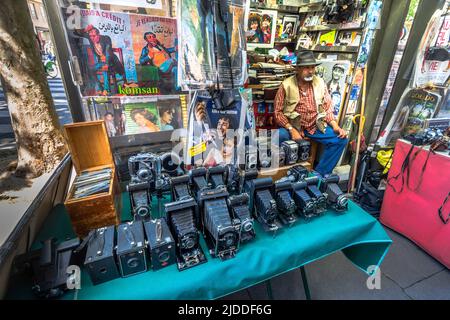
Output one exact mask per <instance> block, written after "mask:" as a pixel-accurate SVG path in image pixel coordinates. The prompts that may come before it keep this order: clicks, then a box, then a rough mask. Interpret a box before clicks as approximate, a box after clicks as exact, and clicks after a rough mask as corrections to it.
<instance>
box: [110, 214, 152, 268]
mask: <svg viewBox="0 0 450 320" xmlns="http://www.w3.org/2000/svg"><path fill="white" fill-rule="evenodd" d="M116 255H117V259H118V261H119V270H120V274H121V275H122V277H129V276H132V275H135V274H138V273H141V272H145V271H147V259H146V253H145V237H144V227H143V224H142V221H134V222H126V223H123V224H121V225H119V226H118V227H117V247H116Z"/></svg>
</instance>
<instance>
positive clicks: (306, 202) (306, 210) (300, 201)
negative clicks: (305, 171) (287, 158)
mask: <svg viewBox="0 0 450 320" xmlns="http://www.w3.org/2000/svg"><path fill="white" fill-rule="evenodd" d="M307 186H308V183H307V182H306V181H299V182H295V183H293V184H292V189H293V198H294V201H295V204H296V205H297V208H298V210H299V214H300V216H302V217H303V218H305V219H306V220H309V219H311V218H313V217H315V216H317V213H316V203H315V201H314V199H312V198H311V197H310V195H309V194H308V192H307V191H306V187H307Z"/></svg>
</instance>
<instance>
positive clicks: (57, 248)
mask: <svg viewBox="0 0 450 320" xmlns="http://www.w3.org/2000/svg"><path fill="white" fill-rule="evenodd" d="M42 244H43V246H42V248H41V249H38V250H34V251H32V252H30V253H26V254H23V255H21V256H19V257H17V259H16V261H15V265H16V267H17V268H18V269H19V270H23V269H27V268H31V271H32V274H33V286H32V288H31V289H32V291H33V293H34V294H35V295H36V296H37V297H39V298H45V299H49V298H56V297H59V296H61V295H62V294H63V293H64V292H65V291H66V290H68V288H67V282H68V281H67V280H68V279H69V276H68V274H67V267H68V266H70V265H72V264H74V263H75V262H74V261H75V260H76V257H75V254H74V253H73V251H74V250H75V249H76V248H77V247H78V246H79V245H80V239H79V238H75V239H72V240H69V241H65V242H62V243H60V244H56V243H55V239H48V240H46V241H44V242H43V243H42Z"/></svg>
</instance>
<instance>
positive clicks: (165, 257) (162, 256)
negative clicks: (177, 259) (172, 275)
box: [158, 251, 170, 262]
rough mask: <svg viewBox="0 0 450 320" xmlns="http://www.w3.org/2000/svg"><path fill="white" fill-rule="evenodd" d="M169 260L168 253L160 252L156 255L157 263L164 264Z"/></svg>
mask: <svg viewBox="0 0 450 320" xmlns="http://www.w3.org/2000/svg"><path fill="white" fill-rule="evenodd" d="M169 258H170V254H169V252H168V251H164V252H161V253H160V254H159V255H158V260H159V262H166V261H167V260H169Z"/></svg>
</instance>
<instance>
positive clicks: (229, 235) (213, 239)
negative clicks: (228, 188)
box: [203, 197, 241, 260]
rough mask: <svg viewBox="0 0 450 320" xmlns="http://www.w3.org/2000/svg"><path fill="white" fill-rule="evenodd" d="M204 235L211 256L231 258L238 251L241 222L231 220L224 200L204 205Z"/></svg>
mask: <svg viewBox="0 0 450 320" xmlns="http://www.w3.org/2000/svg"><path fill="white" fill-rule="evenodd" d="M203 210H204V213H203V219H204V222H203V224H204V227H205V230H204V234H205V238H206V242H207V244H208V246H209V247H210V253H211V255H212V256H215V257H219V258H220V259H221V260H226V259H229V258H233V257H234V256H235V255H236V252H237V250H238V249H239V243H240V229H241V222H240V220H239V219H231V216H230V213H229V210H228V206H227V202H226V198H225V197H220V198H215V199H209V200H207V201H205V204H204V209H203Z"/></svg>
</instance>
